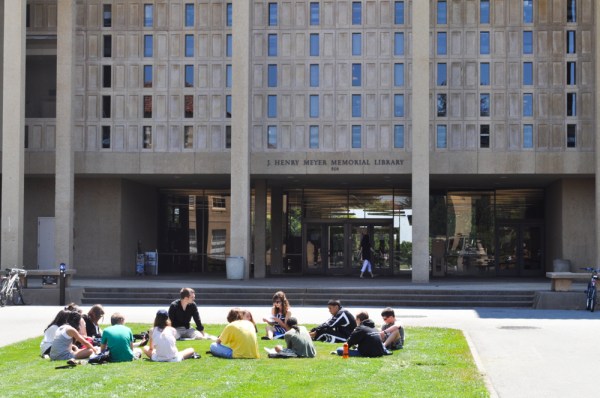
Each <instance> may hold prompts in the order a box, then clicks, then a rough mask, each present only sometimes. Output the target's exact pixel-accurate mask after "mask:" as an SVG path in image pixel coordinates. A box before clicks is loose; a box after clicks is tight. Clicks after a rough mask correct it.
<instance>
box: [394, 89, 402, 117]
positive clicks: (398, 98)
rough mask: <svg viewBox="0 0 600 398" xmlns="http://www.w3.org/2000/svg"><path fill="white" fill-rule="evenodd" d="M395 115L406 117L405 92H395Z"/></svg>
mask: <svg viewBox="0 0 600 398" xmlns="http://www.w3.org/2000/svg"><path fill="white" fill-rule="evenodd" d="M394 117H404V94H394Z"/></svg>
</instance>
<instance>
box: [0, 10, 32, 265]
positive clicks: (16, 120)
mask: <svg viewBox="0 0 600 398" xmlns="http://www.w3.org/2000/svg"><path fill="white" fill-rule="evenodd" d="M25 5H26V2H25V1H18V0H12V1H5V2H4V36H3V38H4V43H3V44H4V48H3V50H4V51H3V57H4V59H3V72H4V73H3V75H2V97H3V98H2V103H3V107H2V226H1V228H2V232H1V238H0V239H1V245H2V255H1V259H2V266H3V267H12V266H17V267H23V266H24V265H25V264H23V230H24V227H23V203H24V200H23V199H24V194H23V192H24V183H25V150H24V146H25Z"/></svg>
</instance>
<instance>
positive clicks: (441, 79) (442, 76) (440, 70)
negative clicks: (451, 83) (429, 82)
mask: <svg viewBox="0 0 600 398" xmlns="http://www.w3.org/2000/svg"><path fill="white" fill-rule="evenodd" d="M447 82H448V81H447V69H446V64H445V63H444V62H440V63H438V64H437V85H438V86H445V85H446V84H447Z"/></svg>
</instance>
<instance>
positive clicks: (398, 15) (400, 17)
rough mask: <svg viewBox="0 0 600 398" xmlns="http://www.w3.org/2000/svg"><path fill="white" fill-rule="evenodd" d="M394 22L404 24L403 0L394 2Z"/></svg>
mask: <svg viewBox="0 0 600 398" xmlns="http://www.w3.org/2000/svg"><path fill="white" fill-rule="evenodd" d="M394 24H396V25H404V2H403V1H396V2H394Z"/></svg>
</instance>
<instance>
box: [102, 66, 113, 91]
mask: <svg viewBox="0 0 600 398" xmlns="http://www.w3.org/2000/svg"><path fill="white" fill-rule="evenodd" d="M111 86H112V68H111V66H110V65H102V87H104V88H110V87H111Z"/></svg>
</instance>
